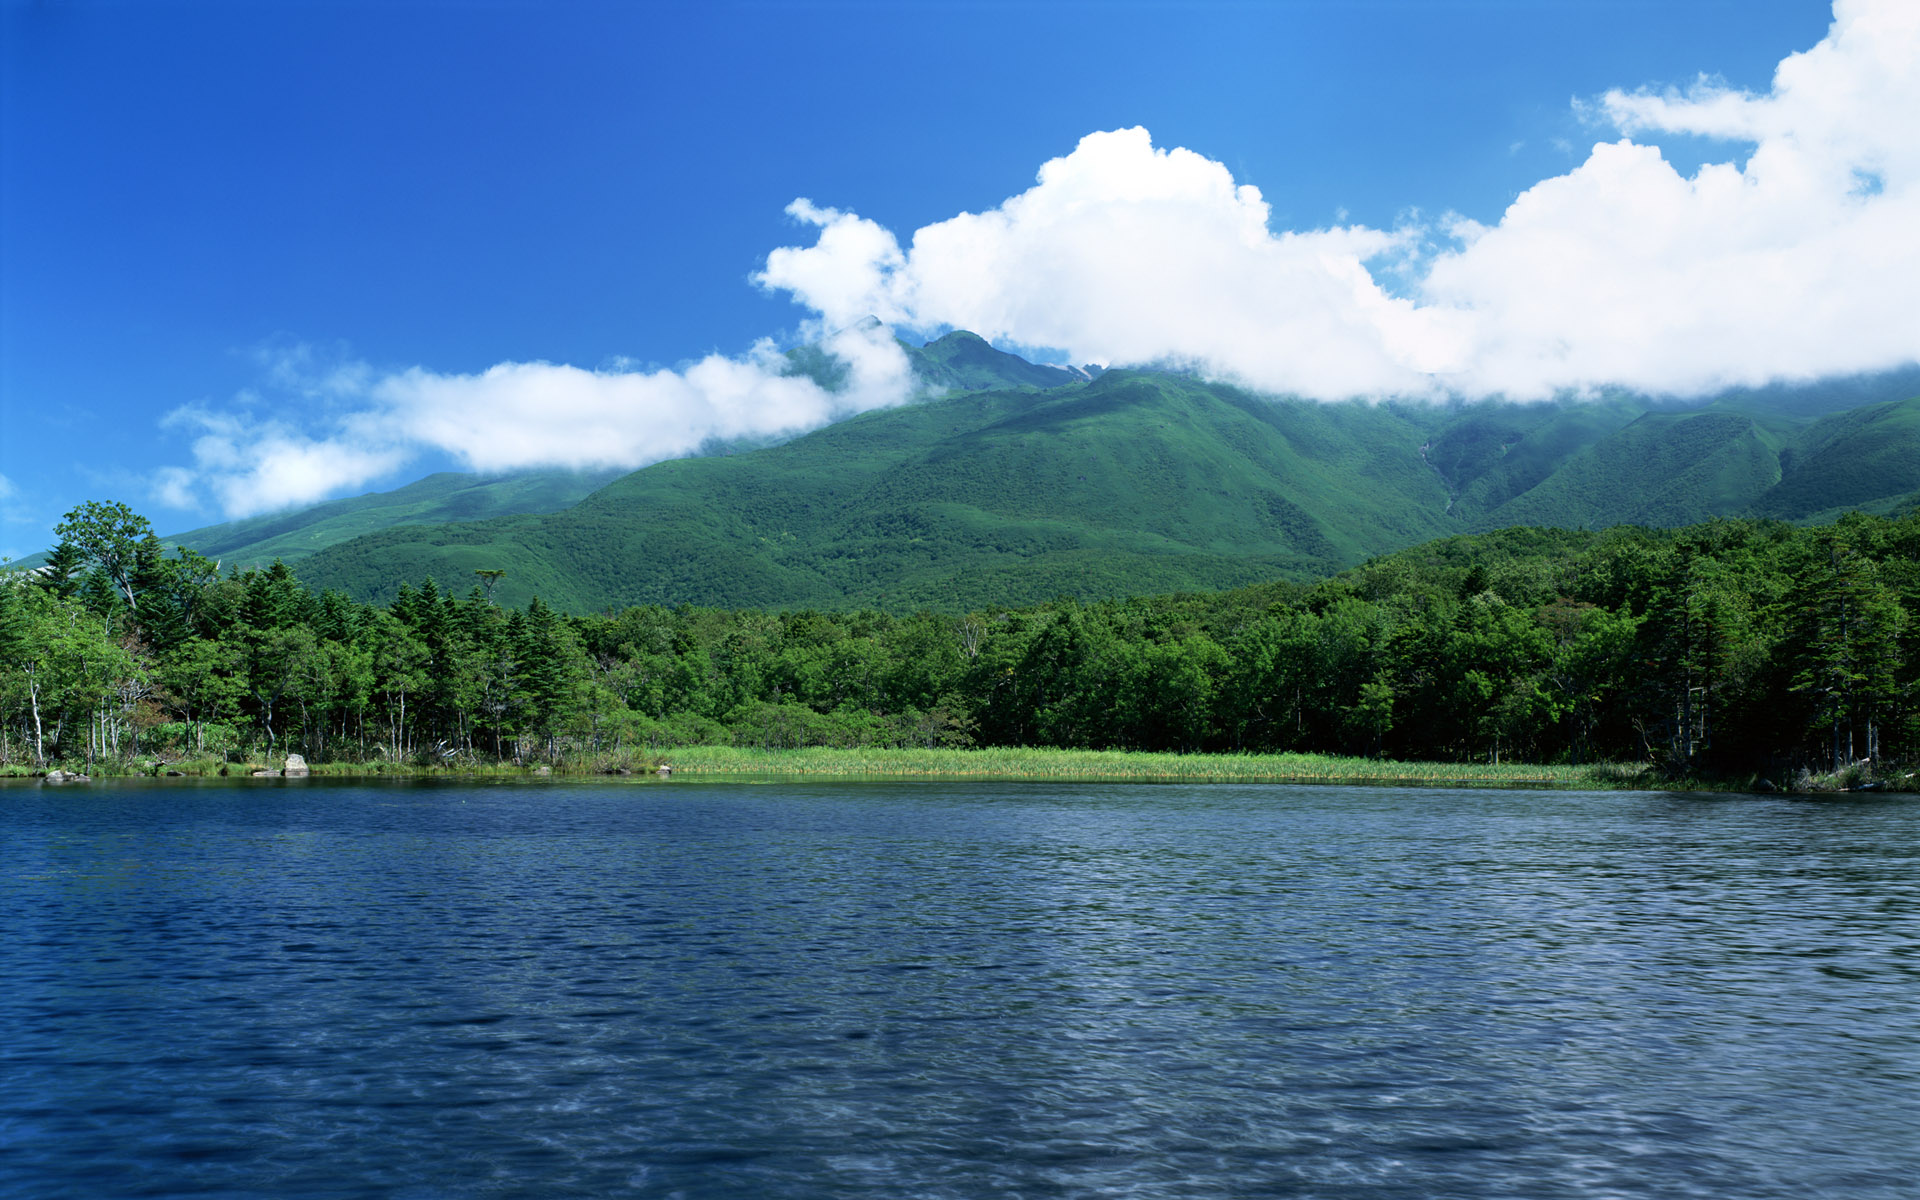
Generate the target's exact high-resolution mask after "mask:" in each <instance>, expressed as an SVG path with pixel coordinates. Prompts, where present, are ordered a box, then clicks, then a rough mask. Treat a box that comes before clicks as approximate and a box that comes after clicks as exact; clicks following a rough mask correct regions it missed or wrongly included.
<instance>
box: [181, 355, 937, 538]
mask: <svg viewBox="0 0 1920 1200" xmlns="http://www.w3.org/2000/svg"><path fill="white" fill-rule="evenodd" d="M820 344H821V347H822V349H824V350H825V351H826V352H827V353H828V354H829V355H831V356H832V357H834V358H835V359H837V360H838V361H839V362H840V363H841V364H842V365H843V366H844V367H845V369H846V378H845V381H844V383H843V384H842V385H840V386H837V387H836V388H834V389H832V390H829V389H827V388H824V387H822V386H820V385H819V384H818V383H816V382H814V381H813V380H811V379H808V378H805V377H801V376H795V375H787V374H784V373H783V369H784V367H785V359H784V358H783V356H781V355H780V354H778V353H777V352H776V351H775V350H774V348H773V346H772V345H771V343H762V344H760V345H758V346H756V347H755V348H754V350H753V351H752V352H751V353H750V354H748V355H746V356H744V357H741V358H728V357H725V356H722V355H717V354H716V355H710V356H708V357H707V358H705V359H702V360H700V361H699V362H697V363H694V364H693V365H691V366H689V367H686V368H684V369H681V370H654V371H635V370H606V371H588V370H582V369H581V368H578V367H571V366H565V365H560V364H554V363H545V362H532V363H502V364H500V365H498V366H495V367H491V368H489V369H487V370H485V371H482V372H479V373H477V374H443V373H440V372H435V371H429V370H425V369H422V368H417V367H416V368H413V369H410V370H405V371H398V372H388V373H381V372H378V371H375V370H373V369H372V368H371V367H368V366H367V365H366V364H363V363H347V364H316V362H315V361H314V358H313V356H312V355H311V354H310V353H309V352H308V351H307V350H305V349H304V348H300V347H295V348H292V349H290V350H289V351H288V352H287V353H285V354H283V355H276V356H275V357H274V358H273V359H272V361H270V362H268V363H266V366H267V367H268V370H267V375H268V377H269V378H270V379H271V380H272V382H273V383H274V384H275V385H276V390H280V391H285V392H289V393H291V394H293V395H296V396H300V397H313V396H316V395H324V396H326V397H327V398H328V399H329V400H331V401H332V402H334V403H335V404H336V405H337V406H338V407H339V408H340V410H341V411H340V412H339V413H338V414H337V415H335V416H334V417H333V418H331V420H330V422H329V428H327V429H326V431H325V432H323V433H321V434H319V435H314V434H310V433H306V432H302V431H301V430H300V429H298V428H296V427H295V426H294V425H293V424H292V423H291V422H290V421H288V420H287V419H285V418H284V417H273V416H267V417H261V416H256V415H254V413H253V411H251V410H253V409H257V408H259V407H261V405H260V404H259V403H258V402H257V401H256V402H255V403H254V404H252V405H248V406H245V407H243V408H242V409H241V410H240V411H217V410H214V409H211V408H208V407H206V406H189V407H186V408H181V409H178V410H176V411H175V412H173V413H172V414H170V415H169V416H168V417H167V418H166V420H165V422H164V423H163V424H164V425H165V426H166V427H168V428H170V429H175V430H182V431H185V432H186V433H187V434H188V435H189V436H190V437H191V438H192V442H191V447H192V453H193V465H192V466H191V467H183V466H174V467H167V468H163V469H161V470H160V471H158V472H156V473H155V474H154V476H153V477H152V480H151V491H152V494H153V496H154V498H155V499H156V500H158V501H159V502H161V503H162V504H166V505H168V506H170V507H175V508H187V509H197V508H200V507H201V506H202V501H203V499H208V498H210V499H211V500H212V501H213V503H214V504H215V505H216V506H217V507H218V508H219V510H220V511H221V512H222V513H224V514H225V515H226V516H228V517H240V516H246V515H250V514H253V513H258V512H265V511H270V510H274V509H282V508H289V507H293V506H296V505H301V504H310V503H313V502H314V501H317V500H321V499H324V498H326V497H327V496H330V495H334V494H336V493H338V492H340V491H342V490H344V489H348V488H356V487H364V486H366V485H367V484H369V483H372V482H374V481H376V480H379V479H382V478H384V477H387V476H390V475H392V474H393V473H394V472H396V471H398V470H400V469H401V468H402V467H404V466H406V465H407V464H408V463H410V462H413V461H415V460H416V459H418V458H419V457H420V456H422V455H423V454H426V453H430V452H437V453H441V454H446V455H450V456H451V457H453V458H454V459H455V460H456V461H457V462H459V463H460V464H462V465H464V466H465V467H467V468H469V469H472V470H476V471H488V472H505V471H513V470H521V469H532V468H539V467H564V468H573V469H588V468H595V467H615V466H619V467H641V466H645V465H647V464H648V463H653V462H659V461H661V460H662V459H668V458H679V457H684V456H686V455H689V454H693V453H695V452H697V451H698V450H700V448H701V447H702V446H704V445H706V444H708V443H710V442H712V441H715V440H720V441H728V440H733V439H739V438H760V437H771V436H783V435H790V434H795V433H799V432H802V431H805V430H808V429H813V428H817V427H819V426H821V425H824V424H827V423H828V422H830V421H834V420H838V419H840V418H843V417H846V416H850V415H852V414H853V413H856V412H862V411H865V410H867V409H871V408H877V407H880V406H883V405H887V404H894V403H898V402H899V401H901V400H903V399H905V398H906V396H907V394H908V391H909V388H910V384H911V371H910V368H909V366H908V363H907V359H906V355H905V353H904V352H902V351H901V349H900V347H899V345H898V343H896V342H895V341H894V340H893V336H892V334H891V333H890V332H889V331H887V330H886V329H885V328H883V327H881V326H878V325H875V324H873V323H871V322H865V323H862V324H861V325H859V326H856V327H853V328H848V329H843V330H841V331H839V332H837V333H834V334H831V335H827V336H825V337H824V338H823V339H822V340H821V343H820Z"/></svg>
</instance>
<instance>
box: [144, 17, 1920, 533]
mask: <svg viewBox="0 0 1920 1200" xmlns="http://www.w3.org/2000/svg"><path fill="white" fill-rule="evenodd" d="M1834 16H1835V19H1834V23H1833V26H1832V28H1831V30H1830V31H1829V33H1828V35H1827V37H1826V38H1825V39H1823V40H1822V41H1821V42H1820V43H1819V44H1818V45H1817V46H1815V47H1813V48H1812V49H1810V50H1808V51H1806V52H1804V53H1801V54H1795V55H1793V56H1791V57H1789V58H1787V59H1786V60H1785V61H1783V62H1782V63H1781V64H1780V66H1779V68H1778V71H1777V72H1776V74H1775V77H1774V80H1773V84H1772V86H1771V88H1770V89H1769V90H1767V91H1766V92H1764V93H1748V92H1742V91H1736V90H1732V89H1728V88H1726V87H1724V86H1720V85H1716V84H1714V83H1712V82H1711V81H1704V80H1703V81H1700V82H1698V83H1696V84H1695V85H1694V86H1692V87H1690V88H1687V89H1684V90H1666V91H1654V90H1637V91H1626V90H1620V91H1613V92H1608V93H1606V94H1605V95H1603V96H1601V97H1599V98H1597V99H1595V100H1591V101H1588V102H1585V103H1584V104H1583V105H1582V108H1583V112H1584V114H1585V115H1586V116H1587V117H1588V118H1589V119H1590V120H1592V121H1593V122H1595V123H1596V124H1598V125H1601V126H1604V127H1605V128H1604V133H1605V134H1606V135H1607V136H1605V138H1604V139H1603V140H1600V141H1598V142H1597V143H1596V144H1595V145H1593V146H1592V147H1591V149H1590V150H1588V151H1587V153H1586V155H1585V157H1584V159H1582V160H1581V161H1580V162H1579V163H1578V165H1576V166H1574V167H1573V168H1572V169H1571V170H1568V171H1567V172H1566V173H1564V174H1560V175H1556V176H1554V177H1551V178H1548V179H1545V180H1542V181H1540V182H1539V183H1537V184H1535V185H1534V186H1533V187H1531V188H1528V189H1527V190H1526V191H1525V192H1524V193H1523V194H1521V195H1520V196H1519V197H1518V199H1516V200H1515V201H1514V202H1513V203H1512V204H1511V205H1510V206H1509V207H1508V209H1507V210H1506V211H1505V212H1504V213H1503V214H1501V215H1500V216H1499V219H1498V220H1497V221H1494V222H1493V223H1491V224H1485V223H1481V222H1477V221H1474V220H1470V219H1468V218H1465V217H1461V216H1457V215H1454V216H1446V217H1440V218H1432V217H1424V216H1418V215H1415V216H1410V217H1409V218H1408V223H1407V224H1405V225H1403V226H1400V227H1397V228H1394V229H1374V228H1369V227H1367V226H1364V225H1357V224H1341V225H1337V226H1333V227H1328V228H1320V229H1305V230H1290V229H1279V230H1276V229H1275V228H1273V225H1272V221H1271V215H1272V214H1271V211H1270V209H1269V207H1268V205H1267V202H1266V201H1265V200H1264V198H1263V197H1262V195H1261V193H1260V191H1259V190H1258V189H1257V188H1255V187H1253V186H1251V185H1248V184H1246V183H1242V182H1239V181H1236V180H1235V179H1234V177H1233V175H1232V172H1231V171H1229V170H1228V168H1227V167H1226V166H1224V165H1222V164H1221V163H1219V162H1216V161H1213V160H1211V159H1208V158H1206V157H1204V156H1203V155H1200V154H1197V153H1195V152H1193V151H1190V150H1186V149H1181V148H1178V147H1170V148H1169V147H1157V146H1155V145H1154V143H1153V140H1152V137H1151V135H1150V134H1149V132H1148V131H1147V130H1145V129H1141V128H1133V129H1120V130H1112V131H1106V132H1099V133H1093V134H1089V135H1088V136H1086V137H1085V138H1083V139H1082V140H1081V141H1080V143H1079V145H1078V146H1077V147H1075V148H1074V149H1073V150H1072V151H1071V152H1070V153H1068V154H1066V155H1063V156H1062V157H1060V158H1056V159H1054V160H1052V161H1050V162H1048V163H1046V164H1044V165H1043V166H1042V167H1041V168H1040V170H1039V173H1038V177H1037V180H1036V182H1035V184H1034V186H1033V187H1031V188H1029V189H1027V190H1026V191H1024V192H1021V193H1020V194H1019V195H1016V196H1013V197H1010V198H1008V199H1007V200H1005V201H1004V202H1002V203H1001V204H999V205H998V206H996V207H993V208H991V209H988V210H985V211H982V212H978V213H961V214H958V215H956V216H954V217H952V218H949V219H947V220H944V221H939V222H935V223H933V224H929V225H926V226H924V227H922V228H920V229H917V230H914V231H912V232H911V233H910V234H908V235H907V236H905V237H902V236H900V235H899V234H896V233H895V232H894V231H892V230H889V229H887V228H885V227H883V226H881V225H880V224H878V223H876V222H874V221H871V220H869V219H866V218H864V217H862V216H860V215H859V214H858V213H857V212H855V211H852V210H850V209H847V208H835V207H830V206H828V205H825V204H818V203H815V202H814V201H812V200H808V199H800V200H796V201H794V203H793V204H792V205H791V206H790V207H789V209H788V211H789V213H790V214H791V215H792V216H793V218H794V219H795V220H796V221H797V222H799V223H800V224H801V225H803V226H805V227H807V228H809V229H811V230H812V231H813V234H812V240H811V242H810V244H805V245H796V246H787V247H782V248H779V249H776V250H774V251H773V252H772V253H770V254H769V255H768V257H767V259H766V261H765V264H764V266H763V268H762V270H761V271H760V272H759V274H758V275H757V276H756V282H757V283H758V285H759V286H761V287H762V288H765V289H768V290H770V291H773V292H775V293H782V294H786V295H788V296H790V297H791V298H792V299H793V300H794V301H795V302H796V303H798V304H799V305H801V306H802V308H803V309H804V310H805V311H806V313H807V322H808V324H807V328H809V329H811V330H813V331H814V332H815V333H816V334H820V335H824V334H825V332H826V331H829V330H839V331H840V332H838V333H837V334H832V335H831V336H829V337H828V339H827V343H826V348H827V349H828V350H829V352H830V353H833V354H834V355H836V356H837V357H839V358H840V359H841V360H842V361H844V362H845V363H846V364H847V366H848V368H849V369H848V383H847V386H846V387H845V388H844V389H843V390H840V391H833V392H830V391H828V390H826V389H823V388H821V387H820V386H819V385H817V384H815V383H814V382H813V381H811V380H809V379H805V378H799V377H794V376H789V375H787V374H785V373H784V370H783V366H784V360H783V359H782V358H781V356H779V355H778V354H776V353H775V352H774V348H773V347H772V346H771V345H770V344H766V343H763V344H762V345H760V346H758V347H755V348H754V349H753V350H752V351H750V352H749V353H747V354H745V355H741V356H738V357H725V356H718V355H716V356H711V357H708V358H706V359H704V360H701V361H700V362H698V363H695V364H693V365H691V366H689V367H685V368H682V369H679V370H656V371H638V370H628V369H611V370H598V371H588V370H583V369H580V368H576V367H571V366H566V365H556V364H551V363H502V364H500V365H498V366H495V367H492V368H490V369H488V370H486V371H482V372H478V373H473V374H446V373H440V372H435V371H432V370H429V369H427V368H424V367H416V368H412V369H407V370H399V371H388V372H381V371H376V370H374V369H372V368H370V367H367V366H365V365H364V364H357V363H352V364H347V365H345V366H339V365H334V366H324V367H323V366H317V365H315V364H314V363H311V362H306V361H304V360H301V359H300V358H299V356H298V355H293V356H283V357H282V359H281V360H278V361H276V362H275V363H273V365H272V368H271V370H270V371H269V376H270V378H271V382H272V383H273V384H274V385H275V386H276V387H277V388H279V389H280V391H281V393H282V394H287V395H293V396H304V397H306V398H307V399H308V400H317V401H320V403H318V404H317V407H318V408H319V409H320V410H321V411H322V412H323V413H324V414H326V415H324V416H322V417H318V418H316V417H314V416H312V415H311V411H312V408H313V407H315V405H309V406H308V408H307V410H306V413H305V415H299V416H296V415H295V414H296V410H295V409H293V408H288V409H285V410H282V411H279V412H277V413H271V412H269V411H267V410H268V409H269V408H270V406H264V405H261V404H257V403H256V404H248V405H236V406H234V407H232V408H229V409H225V410H217V411H216V410H214V409H211V408H208V407H204V406H202V407H195V408H189V409H182V410H180V411H178V412H176V413H175V414H174V415H173V416H172V417H170V418H169V421H170V423H171V425H172V427H173V428H175V429H179V430H182V431H185V432H187V433H188V434H189V435H190V436H191V437H192V439H193V440H192V443H191V445H192V454H193V462H192V464H191V465H190V466H176V467H172V468H168V469H166V470H163V471H161V472H159V473H158V474H157V475H156V476H155V477H154V481H153V484H154V489H155V495H156V497H157V498H159V499H161V500H162V501H163V502H165V503H168V504H171V505H177V506H192V505H198V504H202V503H204V502H206V501H211V502H212V503H213V504H215V505H217V507H218V508H219V509H220V511H222V512H224V513H226V514H228V515H229V516H237V515H242V514H245V513H251V512H258V511H262V510H266V509H271V508H281V507H287V506H291V505H296V504H302V503H307V502H311V501H313V500H318V499H321V498H323V497H325V496H327V495H331V494H335V493H337V492H339V491H340V490H342V489H346V488H352V487H361V486H364V485H366V484H367V483H370V482H372V481H374V480H377V479H380V478H383V477H387V476H390V475H391V474H392V473H394V472H395V471H398V470H400V469H402V468H403V467H405V466H406V465H407V464H408V463H411V462H414V461H416V460H417V459H419V458H420V457H422V456H424V455H427V454H432V453H437V454H444V455H448V456H451V457H452V458H453V459H454V460H455V461H457V462H460V463H462V464H464V465H466V466H468V467H470V468H472V469H476V470H484V471H503V470H511V469H516V468H530V467H578V468H588V467H609V466H625V467H639V466H643V465H646V464H647V463H651V462H656V461H660V460H662V459H666V458H674V457H680V456H684V455H687V454H691V453H695V452H697V451H698V450H699V449H700V448H701V447H702V446H703V445H705V444H708V443H709V442H711V441H713V440H714V439H733V438H743V437H763V436H773V435H786V434H793V433H799V432H803V431H805V430H807V429H812V428H816V427H818V426H820V425H824V424H826V423H828V422H830V421H833V420H837V419H840V418H842V417H845V416H847V415H850V414H852V413H855V412H860V411H865V410H867V409H871V408H875V407H879V406H883V405H887V404H894V403H899V402H900V401H902V400H904V399H905V398H906V397H907V396H908V395H909V393H910V390H911V380H910V378H909V375H908V369H907V362H906V358H905V356H904V355H903V354H902V353H901V351H900V350H899V347H898V346H897V345H896V344H895V343H894V341H893V333H894V331H895V330H898V331H900V332H903V333H917V334H931V333H936V332H939V331H941V330H944V329H947V328H965V329H970V330H973V331H974V332H977V333H979V334H982V335H983V336H986V337H988V338H989V339H991V340H994V341H997V342H1002V343H1007V344H1011V345H1013V346H1016V347H1022V348H1028V349H1039V350H1044V351H1047V352H1050V353H1056V354H1060V355H1063V356H1064V357H1066V358H1067V359H1069V360H1070V361H1073V362H1100V363H1107V364H1114V365H1124V364H1148V363H1173V364H1180V365H1184V366H1188V367H1191V368H1194V369H1196V370H1199V371H1201V372H1204V373H1206V374H1208V375H1210V376H1213V377H1216V378H1220V379H1224V380H1230V381H1234V382H1238V383H1241V384H1244V385H1247V386H1250V387H1254V388H1257V389H1260V390H1264V391H1268V392H1273V393H1282V394H1291V395H1298V396H1305V397H1310V398H1316V399H1327V400H1332V399H1340V398H1347V397H1355V396H1367V397H1378V396H1386V395H1399V396H1437V395H1443V394H1444V395H1473V396H1479V395H1494V394H1498V395H1505V396H1509V397H1513V398H1540V397H1545V396H1550V395H1554V394H1557V393H1562V392H1566V391H1569V390H1576V391H1577V390H1580V389H1588V388H1594V387H1601V386H1621V387H1628V388H1633V389H1637V390H1641V391H1646V392H1651V393H1658V394H1670V395H1682V396H1685V395H1698V394H1702V393H1705V392H1708V391H1711V390H1715V389H1718V388H1721V387H1725V386H1729V385H1735V384H1758V383H1763V382H1768V381H1773V380H1796V379H1811V378H1816V377H1820V376H1825V375H1834V374H1844V373H1855V372H1862V371H1872V370H1878V369H1885V368H1892V367H1897V366H1901V365H1904V364H1908V363H1912V362H1915V361H1920V321H1916V319H1915V315H1914V314H1916V313H1920V136H1916V134H1915V132H1914V129H1915V124H1914V121H1915V116H1916V114H1920V6H1917V5H1914V4H1912V3H1910V2H1909V0H1838V2H1837V3H1836V4H1835V7H1834ZM1663 135H1684V136H1689V137H1703V138H1708V139H1718V140H1719V141H1720V142H1722V143H1724V145H1725V147H1726V151H1725V153H1724V154H1723V155H1717V156H1712V157H1714V158H1716V159H1717V161H1713V162H1709V163H1708V164H1707V165H1705V166H1703V167H1701V168H1700V169H1698V170H1697V171H1695V172H1693V173H1692V174H1691V175H1683V174H1681V173H1680V172H1679V171H1678V170H1676V169H1675V168H1674V166H1673V165H1672V163H1670V162H1669V161H1668V160H1667V159H1666V158H1665V157H1664V156H1663V155H1662V153H1661V152H1660V150H1659V148H1658V142H1657V139H1658V138H1660V137H1661V136H1663ZM1299 169H1300V170H1303V171H1311V170H1314V169H1316V168H1315V164H1313V163H1301V164H1300V167H1299ZM1410 211H1411V210H1410ZM868 317H877V318H879V320H880V322H882V323H883V324H881V325H879V326H874V325H872V324H870V323H867V322H866V318H868ZM316 422H317V424H316Z"/></svg>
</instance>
